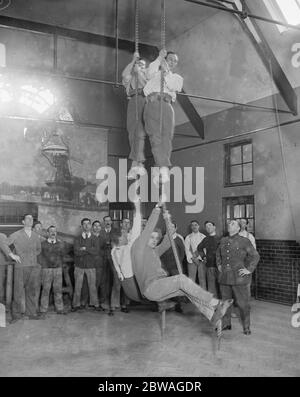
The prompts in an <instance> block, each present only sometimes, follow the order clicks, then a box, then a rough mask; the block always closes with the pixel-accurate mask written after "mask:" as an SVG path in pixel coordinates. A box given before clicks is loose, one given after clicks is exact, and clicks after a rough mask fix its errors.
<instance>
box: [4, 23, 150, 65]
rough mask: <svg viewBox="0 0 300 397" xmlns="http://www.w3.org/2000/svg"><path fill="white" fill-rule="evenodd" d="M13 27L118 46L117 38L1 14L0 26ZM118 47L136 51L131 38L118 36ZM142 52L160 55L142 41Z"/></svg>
mask: <svg viewBox="0 0 300 397" xmlns="http://www.w3.org/2000/svg"><path fill="white" fill-rule="evenodd" d="M1 25H2V26H3V27H11V28H16V29H23V30H26V31H29V32H33V33H43V34H49V35H56V36H61V37H65V38H68V39H73V40H78V41H81V42H84V43H88V44H96V45H101V46H105V47H112V48H115V47H116V38H115V37H111V36H106V35H100V34H96V33H90V32H84V31H82V30H75V29H69V28H63V27H60V26H55V25H49V24H46V23H41V22H34V21H29V20H26V19H19V18H12V17H8V16H4V15H0V26H1ZM118 48H119V49H120V50H125V51H129V52H131V53H133V52H134V42H133V41H131V40H126V39H121V38H118ZM140 52H141V53H142V54H143V56H144V57H146V58H148V59H154V58H155V57H156V56H157V55H158V50H157V48H156V47H155V46H152V45H149V44H145V43H140Z"/></svg>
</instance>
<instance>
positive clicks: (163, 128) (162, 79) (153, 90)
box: [144, 50, 183, 184]
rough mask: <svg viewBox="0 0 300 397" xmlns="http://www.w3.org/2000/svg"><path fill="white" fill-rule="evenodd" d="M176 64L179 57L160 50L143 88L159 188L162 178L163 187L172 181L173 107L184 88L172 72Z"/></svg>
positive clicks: (145, 119) (147, 123)
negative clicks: (170, 171) (170, 173)
mask: <svg viewBox="0 0 300 397" xmlns="http://www.w3.org/2000/svg"><path fill="white" fill-rule="evenodd" d="M177 63H178V56H177V54H176V53H174V52H167V51H166V50H161V51H160V53H159V56H158V58H157V59H156V60H155V61H154V62H152V63H150V65H149V67H148V69H147V79H148V81H147V83H146V85H145V87H144V94H145V96H146V105H145V110H144V121H145V129H146V132H147V134H148V136H149V139H150V143H151V149H152V154H153V157H154V161H155V165H156V166H157V167H159V173H157V174H155V175H154V183H156V184H158V182H159V178H161V182H162V183H165V182H168V181H169V168H168V167H169V166H170V165H171V162H170V157H171V152H172V140H173V135H174V126H175V118H174V109H173V106H172V103H174V102H175V101H176V92H180V91H181V90H182V86H183V78H182V77H181V76H179V74H177V73H174V72H173V71H174V70H175V68H176V66H177ZM162 84H163V90H162V94H161V88H162V86H161V85H162ZM161 96H162V98H161ZM160 98H161V99H160ZM161 101H162V103H161ZM161 105H162V106H161Z"/></svg>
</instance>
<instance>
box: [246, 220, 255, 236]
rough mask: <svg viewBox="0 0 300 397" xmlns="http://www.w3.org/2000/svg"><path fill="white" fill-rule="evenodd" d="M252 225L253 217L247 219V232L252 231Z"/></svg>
mask: <svg viewBox="0 0 300 397" xmlns="http://www.w3.org/2000/svg"><path fill="white" fill-rule="evenodd" d="M253 225H254V220H253V219H248V226H247V230H248V232H249V233H253V230H254V228H253Z"/></svg>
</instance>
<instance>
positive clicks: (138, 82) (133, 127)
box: [122, 52, 147, 179]
mask: <svg viewBox="0 0 300 397" xmlns="http://www.w3.org/2000/svg"><path fill="white" fill-rule="evenodd" d="M146 81H147V80H146V61H145V60H144V59H141V58H140V57H139V53H138V52H135V53H134V54H133V59H132V61H131V62H130V64H129V65H127V66H126V68H125V69H124V70H123V73H122V83H123V85H124V87H125V89H126V94H127V97H128V106H127V131H128V138H129V144H130V154H129V158H130V159H131V160H132V165H131V169H130V170H129V173H128V178H129V179H134V178H136V177H137V175H142V174H143V173H144V172H145V169H144V165H143V163H144V161H145V155H144V146H145V136H146V133H145V128H144V120H143V112H144V106H145V96H144V93H143V88H144V86H145V84H146ZM136 95H137V97H136Z"/></svg>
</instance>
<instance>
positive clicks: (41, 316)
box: [38, 312, 46, 320]
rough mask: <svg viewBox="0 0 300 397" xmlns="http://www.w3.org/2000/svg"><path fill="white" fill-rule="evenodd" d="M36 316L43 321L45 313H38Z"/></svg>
mask: <svg viewBox="0 0 300 397" xmlns="http://www.w3.org/2000/svg"><path fill="white" fill-rule="evenodd" d="M38 316H39V317H40V318H41V320H44V319H45V318H46V313H45V312H40V313H38Z"/></svg>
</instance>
